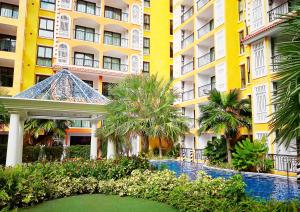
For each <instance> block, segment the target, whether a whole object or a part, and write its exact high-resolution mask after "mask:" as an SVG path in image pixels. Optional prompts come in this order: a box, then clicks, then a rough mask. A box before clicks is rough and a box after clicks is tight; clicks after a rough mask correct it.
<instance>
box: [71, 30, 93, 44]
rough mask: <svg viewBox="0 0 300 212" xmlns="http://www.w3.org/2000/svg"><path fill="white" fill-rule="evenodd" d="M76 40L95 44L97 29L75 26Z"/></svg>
mask: <svg viewBox="0 0 300 212" xmlns="http://www.w3.org/2000/svg"><path fill="white" fill-rule="evenodd" d="M75 39H78V40H85V41H90V42H95V41H96V33H95V29H93V28H88V27H83V26H75Z"/></svg>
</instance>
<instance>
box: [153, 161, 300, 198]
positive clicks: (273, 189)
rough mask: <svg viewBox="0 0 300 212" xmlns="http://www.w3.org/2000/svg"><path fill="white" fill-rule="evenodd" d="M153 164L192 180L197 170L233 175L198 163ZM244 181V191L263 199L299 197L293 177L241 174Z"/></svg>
mask: <svg viewBox="0 0 300 212" xmlns="http://www.w3.org/2000/svg"><path fill="white" fill-rule="evenodd" d="M151 163H152V164H153V165H155V166H157V167H160V166H161V165H163V166H166V167H167V168H168V169H169V170H171V171H174V172H175V173H176V175H177V176H179V175H181V174H187V175H188V176H189V177H190V179H191V180H194V179H195V178H196V176H197V173H198V172H199V171H205V172H206V173H207V174H208V175H210V176H212V177H213V178H216V177H224V178H229V177H230V176H232V175H234V173H232V172H228V171H225V170H218V169H212V168H208V167H203V165H202V164H200V163H190V162H180V161H172V160H164V161H152V162H151ZM242 176H243V179H244V182H245V183H246V193H247V194H249V195H251V196H254V197H259V198H264V199H277V200H289V199H295V198H300V184H299V185H298V184H297V182H296V180H295V179H289V180H288V178H282V177H275V176H274V177H273V176H262V175H247V174H242Z"/></svg>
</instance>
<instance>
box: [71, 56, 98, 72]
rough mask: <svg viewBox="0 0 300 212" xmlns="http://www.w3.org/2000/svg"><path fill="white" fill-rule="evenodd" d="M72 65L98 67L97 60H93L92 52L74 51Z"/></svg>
mask: <svg viewBox="0 0 300 212" xmlns="http://www.w3.org/2000/svg"><path fill="white" fill-rule="evenodd" d="M74 65H77V66H87V67H94V68H98V66H99V62H98V61H97V60H94V55H93V54H88V53H81V52H75V55H74Z"/></svg>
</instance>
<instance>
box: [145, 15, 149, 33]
mask: <svg viewBox="0 0 300 212" xmlns="http://www.w3.org/2000/svg"><path fill="white" fill-rule="evenodd" d="M144 29H145V30H150V15H147V14H144Z"/></svg>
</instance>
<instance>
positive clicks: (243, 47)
mask: <svg viewBox="0 0 300 212" xmlns="http://www.w3.org/2000/svg"><path fill="white" fill-rule="evenodd" d="M239 38H240V54H244V53H245V46H244V44H243V42H242V40H243V39H244V31H240V32H239Z"/></svg>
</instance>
